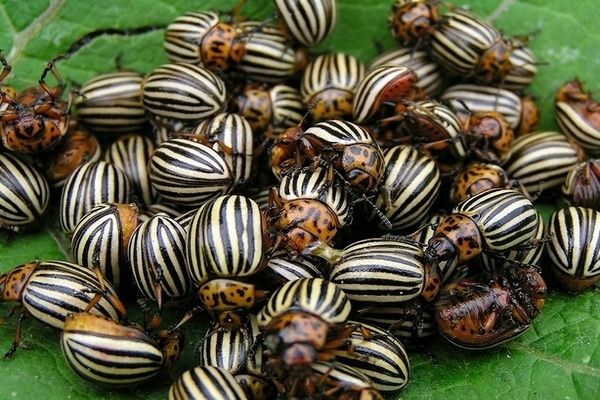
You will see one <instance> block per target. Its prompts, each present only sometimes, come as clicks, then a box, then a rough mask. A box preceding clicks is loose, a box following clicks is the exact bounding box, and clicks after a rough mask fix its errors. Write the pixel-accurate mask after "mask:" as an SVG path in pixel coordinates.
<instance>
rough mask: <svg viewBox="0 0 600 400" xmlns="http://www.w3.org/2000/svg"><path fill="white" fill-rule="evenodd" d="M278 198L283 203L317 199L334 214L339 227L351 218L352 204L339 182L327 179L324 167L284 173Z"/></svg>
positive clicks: (347, 222)
mask: <svg viewBox="0 0 600 400" xmlns="http://www.w3.org/2000/svg"><path fill="white" fill-rule="evenodd" d="M278 195H279V199H280V201H282V202H283V203H287V202H290V201H294V200H300V199H310V200H318V201H320V202H322V203H324V204H325V205H327V206H328V207H329V208H330V209H331V210H332V211H333V212H334V213H335V215H336V217H337V220H338V221H337V222H338V226H339V227H343V226H345V225H347V224H349V223H350V222H351V220H352V206H351V204H350V202H349V201H348V195H347V193H346V192H345V189H344V187H343V185H342V184H341V182H340V181H339V180H338V179H335V180H334V181H333V182H329V181H328V172H327V170H326V169H325V168H320V167H317V168H315V169H314V171H310V170H309V169H296V170H293V171H291V172H290V173H288V174H285V175H284V176H283V177H282V179H281V182H280V183H279V191H278Z"/></svg>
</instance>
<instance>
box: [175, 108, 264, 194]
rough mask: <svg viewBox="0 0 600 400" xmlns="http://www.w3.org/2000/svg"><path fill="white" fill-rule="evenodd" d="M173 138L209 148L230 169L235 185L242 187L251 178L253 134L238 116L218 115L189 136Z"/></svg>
mask: <svg viewBox="0 0 600 400" xmlns="http://www.w3.org/2000/svg"><path fill="white" fill-rule="evenodd" d="M176 136H180V137H186V138H189V139H192V140H197V141H199V142H201V143H204V144H206V145H207V146H210V147H212V148H213V150H215V151H216V152H217V153H218V154H219V155H220V156H221V157H222V158H223V159H224V160H225V162H226V163H227V165H228V166H229V169H230V170H231V172H232V173H233V182H234V185H240V184H243V183H245V182H246V181H247V180H248V179H249V178H250V174H251V172H252V159H253V154H252V153H253V151H252V149H253V141H254V139H253V138H254V135H253V133H252V127H251V126H250V124H249V123H248V121H246V118H244V117H242V116H241V115H238V114H234V113H219V114H217V115H215V116H214V117H212V118H209V119H205V120H204V121H202V122H200V123H199V124H198V125H197V126H196V127H195V128H194V129H193V131H192V132H191V133H189V134H176Z"/></svg>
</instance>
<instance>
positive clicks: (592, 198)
mask: <svg viewBox="0 0 600 400" xmlns="http://www.w3.org/2000/svg"><path fill="white" fill-rule="evenodd" d="M562 195H563V200H564V201H565V202H566V203H567V204H568V205H569V206H576V207H588V208H591V209H594V210H600V161H599V160H595V159H593V158H590V159H588V160H587V161H584V162H582V163H580V164H578V165H576V166H575V167H573V168H572V169H571V170H570V171H569V173H568V175H567V177H566V178H565V182H564V183H563V186H562Z"/></svg>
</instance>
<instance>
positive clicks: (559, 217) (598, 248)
mask: <svg viewBox="0 0 600 400" xmlns="http://www.w3.org/2000/svg"><path fill="white" fill-rule="evenodd" d="M599 229H600V212H598V211H596V210H593V209H590V208H585V207H565V208H561V209H559V210H557V211H555V212H553V213H552V215H551V216H550V220H549V222H548V227H547V231H546V232H547V233H548V234H549V235H551V236H550V239H549V240H548V241H547V242H546V253H547V254H548V256H549V257H548V258H549V261H550V262H549V263H548V264H547V268H546V270H548V271H549V272H550V274H552V276H554V277H555V278H556V280H557V281H558V283H559V284H560V285H561V286H562V287H563V288H564V289H565V290H567V291H568V292H570V293H579V292H582V291H583V290H585V289H587V288H589V287H591V286H593V285H594V284H595V283H596V282H598V280H600V257H599V254H600V239H599V238H598V230H599Z"/></svg>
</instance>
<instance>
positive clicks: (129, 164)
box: [104, 134, 158, 206]
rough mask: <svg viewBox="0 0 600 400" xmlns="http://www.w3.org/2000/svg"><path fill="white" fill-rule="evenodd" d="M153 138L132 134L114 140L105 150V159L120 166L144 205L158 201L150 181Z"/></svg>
mask: <svg viewBox="0 0 600 400" xmlns="http://www.w3.org/2000/svg"><path fill="white" fill-rule="evenodd" d="M154 148H155V146H154V143H153V142H152V140H151V139H149V138H147V137H145V136H142V135H139V134H131V135H126V136H121V137H119V138H118V139H116V140H114V141H113V142H112V143H111V144H110V145H109V147H108V148H107V149H106V150H105V152H104V160H105V161H106V162H108V163H111V164H112V165H114V166H116V167H118V168H120V169H121V170H122V171H123V172H124V173H125V175H127V179H128V180H129V183H130V184H131V186H132V189H134V191H135V195H136V197H137V198H138V199H139V201H140V202H141V203H142V204H144V206H150V205H151V204H154V203H156V202H158V193H157V192H156V189H154V187H153V186H152V184H151V182H150V176H149V173H148V161H150V157H151V156H152V153H153V152H154Z"/></svg>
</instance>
